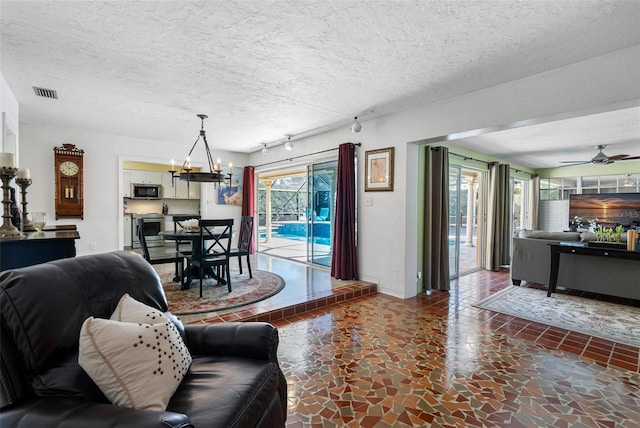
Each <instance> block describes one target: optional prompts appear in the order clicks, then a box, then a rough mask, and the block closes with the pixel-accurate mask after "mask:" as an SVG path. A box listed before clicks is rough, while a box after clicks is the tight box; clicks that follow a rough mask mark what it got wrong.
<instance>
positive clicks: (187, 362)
mask: <svg viewBox="0 0 640 428" xmlns="http://www.w3.org/2000/svg"><path fill="white" fill-rule="evenodd" d="M145 316H146V319H147V320H148V322H149V324H147V323H138V325H139V326H141V327H142V326H144V327H145V335H142V334H140V335H138V338H137V340H136V341H135V342H134V343H133V348H134V349H137V348H139V347H142V348H145V349H150V350H152V351H156V350H157V358H158V360H157V363H158V364H157V366H155V367H154V368H153V369H152V370H151V373H150V374H151V375H153V376H164V375H165V374H167V375H170V376H171V377H172V378H173V379H174V380H176V381H178V382H179V381H181V380H182V378H183V377H184V376H185V374H186V373H187V370H189V367H190V366H191V361H192V360H191V355H190V354H189V351H188V350H187V347H186V346H185V345H184V343H183V342H182V337H181V336H180V332H179V331H178V329H177V327H176V326H175V325H174V324H173V323H172V322H171V321H169V320H168V319H167V318H166V317H165V316H164V315H163V314H161V313H159V312H157V311H152V312H149V313H148V314H146V315H145ZM163 321H164V322H163ZM160 323H162V324H160ZM147 329H148V331H146V330H147Z"/></svg>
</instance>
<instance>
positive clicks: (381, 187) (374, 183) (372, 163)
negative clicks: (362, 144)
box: [364, 147, 394, 192]
mask: <svg viewBox="0 0 640 428" xmlns="http://www.w3.org/2000/svg"><path fill="white" fill-rule="evenodd" d="M393 152H394V148H393V147H387V148H384V149H378V150H369V151H366V152H365V153H364V156H365V159H364V160H365V162H364V191H365V192H393Z"/></svg>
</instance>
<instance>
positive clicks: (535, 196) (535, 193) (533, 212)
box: [527, 175, 540, 230]
mask: <svg viewBox="0 0 640 428" xmlns="http://www.w3.org/2000/svg"><path fill="white" fill-rule="evenodd" d="M529 189H530V190H531V191H530V192H529V224H528V225H527V226H528V227H527V228H528V229H530V230H537V229H538V225H539V222H540V220H539V218H540V217H539V215H540V214H539V213H538V210H539V208H540V177H539V176H538V175H534V176H533V178H532V179H531V180H529Z"/></svg>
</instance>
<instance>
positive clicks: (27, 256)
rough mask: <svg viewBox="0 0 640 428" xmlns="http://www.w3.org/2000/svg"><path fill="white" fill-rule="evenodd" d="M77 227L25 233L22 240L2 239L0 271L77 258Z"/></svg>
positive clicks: (0, 240)
mask: <svg viewBox="0 0 640 428" xmlns="http://www.w3.org/2000/svg"><path fill="white" fill-rule="evenodd" d="M76 239H80V234H79V233H78V231H77V230H75V226H71V227H70V226H57V227H56V226H53V227H51V228H48V229H45V231H43V232H41V233H40V234H37V233H36V232H25V233H24V236H21V237H20V238H9V239H0V271H3V270H8V269H15V268H20V267H25V266H31V265H36V264H39V263H45V262H49V261H51V260H58V259H65V258H69V257H75V256H76V243H75V241H76Z"/></svg>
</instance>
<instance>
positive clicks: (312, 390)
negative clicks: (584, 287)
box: [183, 254, 640, 428]
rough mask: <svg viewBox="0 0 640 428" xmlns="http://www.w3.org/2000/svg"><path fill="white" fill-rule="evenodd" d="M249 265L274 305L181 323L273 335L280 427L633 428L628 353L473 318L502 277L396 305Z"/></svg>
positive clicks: (633, 350)
mask: <svg viewBox="0 0 640 428" xmlns="http://www.w3.org/2000/svg"><path fill="white" fill-rule="evenodd" d="M254 257H255V263H253V262H252V264H253V265H254V266H258V268H260V269H265V270H270V271H272V272H275V273H278V274H279V275H281V276H283V277H285V279H286V282H287V287H285V290H283V291H282V292H281V293H279V294H278V295H276V296H274V297H277V299H274V298H271V299H267V300H265V301H264V302H262V304H261V305H255V306H254V305H252V306H250V307H248V308H244V309H243V308H239V309H237V310H229V311H224V312H222V313H213V314H201V315H199V316H197V317H196V316H194V318H193V319H188V320H183V321H186V322H189V323H198V322H224V321H233V320H256V319H258V320H266V321H270V322H272V323H273V324H275V325H277V326H278V330H279V335H280V345H279V348H278V356H279V361H280V365H281V367H282V369H283V372H284V374H285V376H286V378H287V382H288V418H287V423H286V426H287V427H295V428H297V427H312V428H316V427H317V428H333V427H336V428H338V427H364V428H369V427H380V428H383V427H640V368H639V365H640V360H639V359H640V354H639V349H638V348H637V347H634V346H629V345H624V344H620V343H615V342H612V341H607V340H603V339H599V338H596V337H592V336H588V335H585V334H581V333H576V332H571V331H568V330H563V329H561V328H557V327H551V326H548V325H545V324H541V323H536V322H531V321H527V320H523V319H520V318H516V317H513V316H510V315H505V314H501V313H497V312H493V311H490V310H486V309H479V308H476V307H473V306H472V305H473V304H474V303H476V302H478V301H480V300H482V299H484V298H486V297H488V296H490V295H492V294H494V293H496V292H498V291H500V290H503V289H504V288H506V287H509V286H510V285H511V281H510V278H509V273H508V271H503V272H489V271H478V272H475V273H472V274H469V275H466V276H463V277H462V278H460V279H459V280H456V281H453V282H452V284H451V290H450V292H448V293H445V292H437V291H434V292H433V293H432V294H431V295H426V294H421V295H419V296H417V297H415V298H412V299H406V300H402V299H397V298H393V297H390V296H386V295H383V294H380V293H376V292H375V288H369V287H370V284H367V283H363V284H359V283H355V284H352V283H349V284H347V287H342V285H344V284H340V283H336V281H331V278H330V277H329V274H328V272H326V271H323V270H318V269H313V268H310V267H309V266H307V265H304V264H301V263H296V262H291V261H286V260H284V259H279V258H274V257H269V256H265V255H262V254H258V255H255V256H254ZM531 286H532V287H539V286H536V285H535V284H533V285H531ZM345 288H348V289H349V290H350V291H348V292H347V293H348V297H345V295H347V293H345V292H344V291H343V290H344V289H345ZM363 290H367V291H366V292H364V291H363ZM358 296H360V297H358ZM590 297H594V298H602V296H590ZM348 299H351V300H348ZM603 300H611V299H609V298H603ZM305 301H306V302H307V303H306V304H304V302H305ZM316 308H318V309H316ZM298 309H299V310H298Z"/></svg>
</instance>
